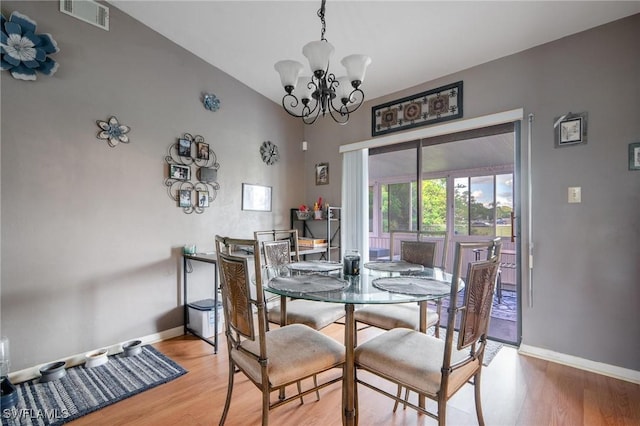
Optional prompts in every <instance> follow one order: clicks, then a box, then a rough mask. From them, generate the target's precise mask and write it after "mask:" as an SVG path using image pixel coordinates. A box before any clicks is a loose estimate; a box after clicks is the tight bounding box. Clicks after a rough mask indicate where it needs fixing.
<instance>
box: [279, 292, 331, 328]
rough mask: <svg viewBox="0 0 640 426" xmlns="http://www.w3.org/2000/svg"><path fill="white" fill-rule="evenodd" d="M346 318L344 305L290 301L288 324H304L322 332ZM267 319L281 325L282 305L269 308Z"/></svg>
mask: <svg viewBox="0 0 640 426" xmlns="http://www.w3.org/2000/svg"><path fill="white" fill-rule="evenodd" d="M343 316H344V305H342V304H338V303H325V302H314V301H312V300H302V299H296V300H288V301H287V322H288V323H289V324H304V325H307V326H309V327H311V328H313V329H314V330H321V329H323V328H324V327H326V326H328V325H329V324H331V323H334V322H336V321H337V320H339V319H340V318H342V317H343ZM267 319H268V320H269V322H272V323H274V324H280V304H277V305H274V306H273V307H272V308H269V310H268V312H267Z"/></svg>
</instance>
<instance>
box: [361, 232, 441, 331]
mask: <svg viewBox="0 0 640 426" xmlns="http://www.w3.org/2000/svg"><path fill="white" fill-rule="evenodd" d="M399 232H402V233H403V234H406V233H412V232H411V231H399ZM394 234H395V231H392V232H391V235H390V241H391V244H390V247H391V250H392V251H390V253H391V254H392V256H393V253H394V252H393V240H394ZM416 236H417V238H420V234H419V233H416ZM442 245H443V249H442V256H441V262H442V265H444V263H445V261H446V251H447V243H446V235H445V237H444V239H443V242H442ZM437 246H438V242H437V241H420V240H416V241H412V240H401V241H400V260H404V261H406V262H409V263H414V264H416V265H422V266H424V267H426V268H433V267H434V266H435V258H436V249H437ZM392 258H393V257H392ZM412 275H413V273H412ZM435 305H436V306H435V309H433V308H427V320H426V327H427V328H429V327H432V326H434V334H435V336H436V337H440V311H441V308H442V305H441V303H440V301H436V302H435ZM354 318H355V320H356V324H357V323H358V322H360V323H363V324H367V325H368V326H373V327H376V328H381V329H383V330H391V329H393V328H409V329H412V330H420V306H419V305H418V304H415V303H410V304H408V303H405V304H394V305H365V306H363V307H361V308H359V309H357V310H356V311H355V313H354Z"/></svg>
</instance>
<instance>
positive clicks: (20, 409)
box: [1, 346, 187, 426]
mask: <svg viewBox="0 0 640 426" xmlns="http://www.w3.org/2000/svg"><path fill="white" fill-rule="evenodd" d="M186 372H187V371H186V370H185V369H184V368H182V367H181V366H179V365H178V364H176V363H175V362H174V361H172V360H171V359H169V358H167V357H166V356H165V355H163V354H162V353H160V352H159V351H158V350H156V349H155V348H153V347H152V346H143V347H142V352H141V353H140V354H138V355H135V356H129V357H126V356H124V353H120V354H117V355H112V356H110V357H109V361H108V362H107V363H106V364H104V365H101V366H98V367H93V368H87V367H86V366H85V365H84V364H82V365H79V366H76V367H71V368H68V369H67V374H66V375H65V376H64V377H62V378H60V379H58V380H55V381H51V382H46V383H40V382H39V379H34V380H30V381H27V382H24V383H20V384H17V385H15V386H16V388H17V389H18V402H17V404H16V406H15V407H13V408H10V409H4V410H3V411H2V416H1V417H2V424H3V425H8V426H14V425H43V426H44V425H61V424H64V423H67V422H70V421H71V420H74V419H77V418H78V417H81V416H84V415H86V414H88V413H91V412H93V411H96V410H98V409H100V408H103V407H105V406H107V405H110V404H113V403H115V402H118V401H121V400H123V399H125V398H128V397H130V396H133V395H136V394H138V393H140V392H143V391H145V390H147V389H151V388H153V387H155V386H158V385H160V384H162V383H166V382H168V381H171V380H173V379H175V378H177V377H180V376H182V375H183V374H185V373H186Z"/></svg>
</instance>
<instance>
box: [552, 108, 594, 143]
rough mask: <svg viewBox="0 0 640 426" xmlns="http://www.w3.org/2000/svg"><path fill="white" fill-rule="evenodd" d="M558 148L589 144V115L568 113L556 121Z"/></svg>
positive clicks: (555, 137)
mask: <svg viewBox="0 0 640 426" xmlns="http://www.w3.org/2000/svg"><path fill="white" fill-rule="evenodd" d="M554 127H555V129H554V134H555V136H554V139H555V145H556V148H559V147H561V146H570V145H580V144H585V143H587V113H586V112H582V113H580V114H572V113H568V114H566V115H563V116H560V117H556V118H555V119H554Z"/></svg>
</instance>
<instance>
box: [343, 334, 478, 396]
mask: <svg viewBox="0 0 640 426" xmlns="http://www.w3.org/2000/svg"><path fill="white" fill-rule="evenodd" d="M453 349H454V352H453V354H452V357H451V358H452V361H451V362H452V364H453V363H455V362H458V361H460V360H462V359H464V358H465V357H466V356H467V355H468V351H457V350H455V346H454V348H453ZM354 356H355V362H356V365H357V366H359V367H364V368H366V369H368V370H371V371H373V372H374V373H377V374H380V375H382V376H384V377H389V378H393V379H394V381H397V382H399V383H401V384H404V385H406V386H409V387H411V388H414V389H417V390H419V391H421V392H423V393H424V394H426V395H429V396H432V397H435V396H436V393H437V392H438V390H439V389H440V382H441V379H442V373H441V369H442V363H443V359H444V340H442V339H437V338H435V337H432V336H429V335H426V334H424V333H420V332H418V331H414V330H408V329H403V328H396V329H393V330H390V331H386V332H384V333H382V334H381V335H379V336H376V337H374V338H373V339H371V340H368V341H367V342H365V343H363V344H361V345H359V346H358V347H357V348H356V349H355V354H354ZM477 368H479V362H478V360H475V361H473V362H471V363H469V364H467V365H466V366H464V367H462V368H460V369H458V370H455V371H454V373H453V374H452V375H451V376H450V389H449V392H448V393H449V394H450V395H451V394H453V392H455V391H456V390H457V389H458V388H459V387H460V386H462V385H463V384H464V383H465V382H466V381H467V380H468V378H469V377H470V376H471V375H472V374H473V372H475V370H476V369H477Z"/></svg>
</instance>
